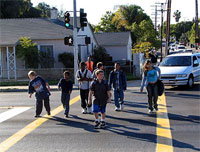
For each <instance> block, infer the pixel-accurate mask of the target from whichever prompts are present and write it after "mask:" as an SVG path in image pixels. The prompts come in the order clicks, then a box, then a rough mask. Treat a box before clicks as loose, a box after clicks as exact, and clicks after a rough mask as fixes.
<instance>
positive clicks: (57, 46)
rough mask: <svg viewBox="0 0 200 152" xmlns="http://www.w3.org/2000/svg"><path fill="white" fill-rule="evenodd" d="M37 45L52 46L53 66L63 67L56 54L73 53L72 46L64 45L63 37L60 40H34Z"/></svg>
mask: <svg viewBox="0 0 200 152" xmlns="http://www.w3.org/2000/svg"><path fill="white" fill-rule="evenodd" d="M34 42H36V43H37V45H39V46H46V45H50V46H53V56H54V60H55V62H54V68H64V65H63V64H62V63H61V62H59V61H58V55H59V54H61V53H64V52H67V53H74V51H73V46H68V45H64V38H63V39H60V40H37V41H36V40H35V41H34Z"/></svg>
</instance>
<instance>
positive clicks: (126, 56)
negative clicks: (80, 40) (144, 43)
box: [94, 32, 132, 61]
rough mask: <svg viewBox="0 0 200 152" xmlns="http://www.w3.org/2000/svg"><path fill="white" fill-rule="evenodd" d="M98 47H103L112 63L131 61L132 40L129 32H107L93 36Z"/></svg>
mask: <svg viewBox="0 0 200 152" xmlns="http://www.w3.org/2000/svg"><path fill="white" fill-rule="evenodd" d="M94 35H95V38H96V41H97V42H98V45H100V46H103V47H104V48H105V49H106V51H107V53H108V54H109V55H110V56H112V59H113V61H119V60H128V61H131V60H132V57H131V48H132V40H131V33H130V32H109V33H96V34H94Z"/></svg>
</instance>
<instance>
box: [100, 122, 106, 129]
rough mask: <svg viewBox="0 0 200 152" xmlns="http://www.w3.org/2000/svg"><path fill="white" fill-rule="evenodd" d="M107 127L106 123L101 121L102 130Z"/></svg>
mask: <svg viewBox="0 0 200 152" xmlns="http://www.w3.org/2000/svg"><path fill="white" fill-rule="evenodd" d="M105 127H106V123H105V121H101V124H100V128H102V129H104V128H105Z"/></svg>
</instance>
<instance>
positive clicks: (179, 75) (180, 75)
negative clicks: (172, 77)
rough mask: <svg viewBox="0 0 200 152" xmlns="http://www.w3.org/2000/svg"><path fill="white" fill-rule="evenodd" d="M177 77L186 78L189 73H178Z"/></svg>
mask: <svg viewBox="0 0 200 152" xmlns="http://www.w3.org/2000/svg"><path fill="white" fill-rule="evenodd" d="M176 77H178V78H184V77H187V74H177V75H176Z"/></svg>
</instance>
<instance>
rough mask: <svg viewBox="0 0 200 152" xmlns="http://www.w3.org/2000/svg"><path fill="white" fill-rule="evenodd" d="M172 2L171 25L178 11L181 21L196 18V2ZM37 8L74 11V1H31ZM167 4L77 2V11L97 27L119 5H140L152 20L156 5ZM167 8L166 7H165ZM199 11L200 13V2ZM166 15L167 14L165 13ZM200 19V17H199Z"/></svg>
mask: <svg viewBox="0 0 200 152" xmlns="http://www.w3.org/2000/svg"><path fill="white" fill-rule="evenodd" d="M171 1H172V12H171V24H175V23H176V22H175V19H174V17H173V13H174V12H175V11H176V10H179V11H180V12H181V19H180V21H191V20H192V19H193V18H194V17H195V0H171ZM198 1H199V0H198ZM31 2H32V3H33V6H34V7H35V6H36V5H37V4H38V3H40V2H45V3H46V4H48V5H50V7H56V8H58V10H61V9H63V10H65V11H73V0H31ZM161 2H162V3H166V2H167V0H76V4H77V7H76V8H77V11H78V10H79V9H80V8H84V12H86V13H87V19H88V22H90V23H91V24H94V25H97V24H98V23H99V22H100V20H101V17H102V16H103V15H104V14H105V13H106V11H111V12H114V11H116V9H115V8H116V7H115V6H118V5H131V4H136V5H139V6H140V7H141V8H142V9H143V10H144V12H145V13H147V15H149V16H151V17H152V19H153V18H154V16H153V15H152V14H154V12H155V7H152V6H153V5H155V3H161ZM165 8H166V7H165ZM198 10H199V12H200V2H199V7H198ZM165 14H166V13H165ZM199 14H200V13H199ZM199 17H200V15H199ZM165 18H166V15H165ZM158 24H159V23H158Z"/></svg>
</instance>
